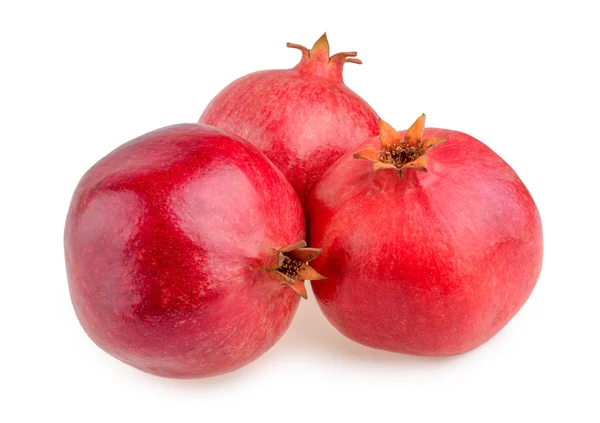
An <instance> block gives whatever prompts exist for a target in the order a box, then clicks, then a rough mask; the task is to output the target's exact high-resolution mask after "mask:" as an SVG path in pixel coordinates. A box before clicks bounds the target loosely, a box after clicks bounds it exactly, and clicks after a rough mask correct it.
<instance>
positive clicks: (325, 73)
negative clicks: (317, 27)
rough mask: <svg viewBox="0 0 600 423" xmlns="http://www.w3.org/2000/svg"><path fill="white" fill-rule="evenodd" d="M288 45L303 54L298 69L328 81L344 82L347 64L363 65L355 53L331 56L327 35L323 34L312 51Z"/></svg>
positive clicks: (291, 44) (297, 45) (348, 52)
mask: <svg viewBox="0 0 600 423" xmlns="http://www.w3.org/2000/svg"><path fill="white" fill-rule="evenodd" d="M286 45H287V46H288V47H289V48H296V49H298V50H300V51H301V52H302V59H300V63H298V65H296V69H298V70H300V71H306V72H310V73H312V74H314V75H318V76H322V77H325V78H328V79H332V80H337V81H342V72H343V70H344V63H346V62H349V63H357V64H359V65H360V64H362V61H361V60H360V59H357V58H356V55H357V53H356V52H355V51H347V52H342V53H336V54H334V55H333V56H330V55H329V41H328V40H327V33H323V35H321V38H319V39H318V40H317V41H316V42H315V44H314V45H313V46H312V48H311V49H310V50H309V49H307V48H306V47H304V46H302V45H300V44H293V43H287V44H286Z"/></svg>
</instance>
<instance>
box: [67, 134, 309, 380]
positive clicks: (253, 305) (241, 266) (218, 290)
mask: <svg viewBox="0 0 600 423" xmlns="http://www.w3.org/2000/svg"><path fill="white" fill-rule="evenodd" d="M304 225H305V224H304V215H303V211H302V207H301V205H300V202H299V200H298V198H297V196H296V194H295V192H294V190H293V188H292V187H291V185H290V184H289V182H287V181H286V179H285V178H284V176H283V175H282V174H281V172H280V171H279V170H278V169H277V168H276V167H275V166H274V165H273V164H272V163H271V162H270V161H269V160H268V159H267V158H266V157H265V156H264V155H263V154H262V153H261V152H260V151H259V150H258V149H257V148H256V147H254V146H253V145H251V144H250V143H248V142H246V141H244V140H242V139H239V138H237V137H235V136H232V135H230V134H227V133H225V132H224V131H221V130H218V129H215V128H210V127H207V126H204V125H197V124H181V125H174V126H169V127H165V128H162V129H159V130H156V131H154V132H150V133H148V134H146V135H143V136H141V137H139V138H136V139H134V140H132V141H130V142H128V143H126V144H124V145H122V146H121V147H119V148H117V149H116V150H114V151H113V152H112V153H110V154H108V155H107V156H106V157H104V158H103V159H101V160H100V161H99V162H98V163H96V164H95V165H94V166H93V167H92V168H91V169H90V170H89V171H88V172H87V173H86V174H85V175H84V176H83V178H82V179H81V181H80V182H79V185H78V186H77V188H76V190H75V193H74V195H73V199H72V202H71V205H70V208H69V212H68V216H67V220H66V227H65V237H64V242H65V257H66V265H67V275H68V281H69V289H70V293H71V299H72V302H73V306H74V308H75V312H76V314H77V317H78V318H79V321H80V322H81V325H82V326H83V328H84V329H85V331H86V332H87V334H88V335H89V336H90V338H91V339H92V340H93V341H94V342H95V343H96V344H97V345H98V346H100V348H102V349H103V350H105V351H106V352H108V353H109V354H111V355H113V356H114V357H116V358H118V359H119V360H121V361H123V362H125V363H127V364H130V365H132V366H134V367H136V368H138V369H141V370H143V371H145V372H148V373H152V374H155V375H160V376H166V377H176V378H194V377H206V376H213V375H217V374H221V373H225V372H229V371H232V370H235V369H237V368H239V367H241V366H243V365H245V364H247V363H249V362H250V361H252V360H254V359H256V358H257V357H259V356H260V355H261V354H262V353H264V352H265V351H267V350H268V349H269V348H270V347H271V346H272V345H273V344H274V343H275V342H276V341H277V340H278V339H279V338H280V337H281V336H282V335H283V333H284V332H285V330H286V329H287V328H288V326H289V324H290V322H291V320H292V317H293V315H294V313H295V310H296V308H297V306H298V301H299V296H298V295H297V294H296V293H295V292H294V291H293V290H291V289H288V288H287V287H285V286H282V285H281V282H280V280H279V279H278V278H276V277H275V276H274V275H273V273H270V272H268V271H265V268H266V267H267V266H268V265H269V263H270V262H272V260H273V248H280V247H283V246H286V245H289V244H292V243H294V242H297V241H298V240H301V239H304V236H305V226H304Z"/></svg>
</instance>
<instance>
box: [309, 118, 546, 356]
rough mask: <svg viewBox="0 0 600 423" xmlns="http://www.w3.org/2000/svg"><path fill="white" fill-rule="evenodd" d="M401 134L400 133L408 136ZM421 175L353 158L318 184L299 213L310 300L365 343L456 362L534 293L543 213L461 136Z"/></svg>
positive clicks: (374, 142)
mask: <svg viewBox="0 0 600 423" xmlns="http://www.w3.org/2000/svg"><path fill="white" fill-rule="evenodd" d="M404 134H405V132H401V133H400V135H401V136H403V135H404ZM424 135H425V136H424V138H435V137H442V138H445V139H446V142H445V143H444V144H442V145H440V146H439V147H437V148H434V149H432V150H431V151H430V152H428V153H427V172H422V171H419V170H416V169H405V170H404V171H403V178H402V179H401V178H399V177H398V172H396V171H395V170H390V169H384V170H378V171H373V170H372V166H371V164H370V163H369V162H367V161H365V160H360V159H355V158H353V153H354V152H358V151H361V150H363V149H365V148H368V147H378V146H379V142H380V140H379V138H378V137H375V138H372V139H371V140H369V141H368V142H366V143H365V144H363V145H362V146H360V147H358V148H356V149H354V151H352V152H349V153H347V154H346V155H345V156H343V157H342V158H341V159H340V160H339V161H338V162H337V163H336V164H335V165H334V166H333V167H332V168H330V169H329V170H328V171H327V172H326V173H325V174H324V175H323V177H322V178H321V179H320V180H319V181H318V182H317V183H316V184H315V186H314V189H313V191H312V192H311V194H310V197H309V199H308V202H307V204H306V207H305V210H306V212H307V221H308V227H309V240H310V242H313V243H318V244H319V246H320V247H322V248H323V251H324V252H323V254H322V255H321V256H320V257H319V258H317V259H316V260H315V261H314V266H315V268H316V269H317V270H319V271H320V272H321V273H323V274H325V275H327V277H328V280H327V281H324V282H314V283H313V284H312V287H313V292H314V294H315V296H316V298H317V300H318V302H319V305H320V307H321V310H322V311H323V313H324V314H325V316H326V317H327V319H328V320H329V321H330V322H331V323H332V324H333V326H335V327H336V328H337V329H338V330H339V331H340V332H341V333H342V334H344V335H345V336H347V337H348V338H350V339H352V340H354V341H356V342H359V343H361V344H364V345H367V346H370V347H374V348H378V349H383V350H389V351H395V352H400V353H408V354H415V355H427V356H448V355H455V354H461V353H464V352H466V351H469V350H471V349H473V348H476V347H477V346H479V345H481V344H482V343H484V342H485V341H487V340H488V339H490V338H491V337H492V336H494V335H495V334H496V333H497V332H498V331H499V330H500V329H502V327H504V326H505V325H506V324H507V323H508V321H509V320H510V319H511V318H512V317H513V316H514V315H515V314H516V313H517V312H518V311H519V309H520V308H521V306H522V305H523V304H524V303H525V301H526V300H527V298H528V297H529V295H530V294H531V292H532V290H533V288H534V286H535V284H536V281H537V279H538V277H539V274H540V270H541V266H542V226H541V221H540V217H539V214H538V210H537V208H536V206H535V203H534V202H533V199H532V198H531V196H530V194H529V192H528V190H527V188H526V187H525V186H524V184H523V183H522V182H521V180H520V179H519V177H518V176H517V175H516V173H515V172H514V171H513V170H512V169H511V168H510V166H509V165H508V164H506V163H505V162H504V161H503V160H502V159H501V158H500V157H499V156H498V155H496V154H495V153H494V152H493V151H492V150H491V149H489V148H488V147H487V146H485V145H484V144H483V143H481V142H480V141H478V140H476V139H475V138H473V137H471V136H469V135H467V134H464V133H461V132H457V131H451V130H445V129H433V128H430V129H425V132H424Z"/></svg>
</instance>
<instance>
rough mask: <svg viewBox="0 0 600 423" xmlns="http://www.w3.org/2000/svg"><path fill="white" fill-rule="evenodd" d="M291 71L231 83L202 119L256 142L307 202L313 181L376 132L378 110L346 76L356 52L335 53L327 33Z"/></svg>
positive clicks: (305, 53)
mask: <svg viewBox="0 0 600 423" xmlns="http://www.w3.org/2000/svg"><path fill="white" fill-rule="evenodd" d="M287 45H288V47H293V48H297V49H299V50H300V51H301V52H302V59H301V60H300V63H298V65H296V66H295V67H294V68H292V69H285V70H267V71H262V72H255V73H251V74H249V75H246V76H244V77H242V78H240V79H238V80H236V81H234V82H232V83H231V84H230V85H228V86H227V87H225V89H223V91H221V92H220V93H219V94H218V95H217V96H216V97H215V98H214V99H213V100H212V101H211V103H210V104H209V105H208V107H207V108H206V110H204V113H203V114H202V116H201V117H200V121H199V122H200V123H204V124H207V125H212V126H216V127H218V128H222V129H225V130H227V131H229V132H231V133H234V134H236V135H239V136H240V137H242V138H244V139H246V140H248V141H250V142H251V143H253V144H255V145H256V146H258V147H259V148H260V149H261V150H262V151H263V152H264V153H265V154H266V155H267V157H269V158H270V159H271V160H272V161H273V163H275V165H277V167H279V169H281V170H282V172H283V174H284V175H285V176H286V177H287V178H288V180H289V181H290V182H291V183H292V186H293V187H294V189H295V190H296V192H297V193H298V195H299V197H300V200H301V201H304V199H305V198H306V195H307V194H308V191H309V190H310V188H311V186H312V185H313V183H314V182H315V181H316V180H317V179H319V177H320V176H321V175H322V174H323V172H325V170H327V169H328V168H329V167H330V166H331V165H332V164H333V163H334V162H335V161H336V160H337V159H338V158H339V157H340V156H341V155H342V154H343V153H344V152H346V151H348V150H349V149H350V148H352V147H354V146H356V145H357V144H359V143H361V142H363V141H364V140H365V139H367V138H370V137H372V136H374V135H376V134H377V129H378V126H377V122H378V118H377V114H376V113H375V112H374V111H373V109H371V107H370V106H369V105H368V104H367V103H366V102H365V101H364V100H363V99H362V98H360V97H359V96H358V95H357V94H356V93H354V92H353V91H352V90H350V89H349V88H348V87H346V85H344V82H343V80H342V70H343V67H344V63H346V62H352V63H361V61H360V60H358V59H356V58H355V56H356V53H355V52H348V53H337V54H335V55H333V56H331V57H330V56H329V42H328V41H327V36H326V35H325V34H323V36H322V37H321V38H319V40H318V41H317V42H316V43H315V45H314V46H313V48H311V49H310V50H308V49H307V48H305V47H303V46H300V45H297V44H290V43H288V44H287Z"/></svg>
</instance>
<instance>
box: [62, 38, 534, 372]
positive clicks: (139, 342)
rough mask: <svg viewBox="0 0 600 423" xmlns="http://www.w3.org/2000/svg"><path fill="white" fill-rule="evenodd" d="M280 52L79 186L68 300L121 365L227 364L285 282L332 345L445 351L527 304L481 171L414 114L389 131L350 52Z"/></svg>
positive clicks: (285, 299) (526, 255) (526, 244)
mask: <svg viewBox="0 0 600 423" xmlns="http://www.w3.org/2000/svg"><path fill="white" fill-rule="evenodd" d="M288 46H289V47H294V48H298V49H299V50H300V51H301V52H302V58H301V60H300V63H298V65H296V66H295V67H294V68H292V69H286V70H270V71H262V72H256V73H252V74H250V75H246V76H244V77H242V78H240V79H238V80H236V81H234V82H233V83H231V84H230V85H229V86H227V87H226V88H225V89H223V91H221V92H220V93H219V94H218V95H217V96H216V97H215V98H214V99H213V101H212V102H211V103H210V104H209V105H208V107H207V108H206V110H205V111H204V113H203V114H202V116H201V118H200V121H199V124H180V125H173V126H169V127H165V128H162V129H158V130H156V131H153V132H150V133H148V134H145V135H142V136H141V137H138V138H136V139H134V140H132V141H129V142H128V143H125V144H123V145H122V146H121V147H119V148H117V149H116V150H114V151H113V152H111V153H110V154H108V155H107V156H106V157H104V158H103V159H101V160H100V161H99V162H98V163H96V164H95V165H94V166H93V167H92V168H91V169H90V170H89V171H88V172H87V173H86V174H85V175H84V176H83V178H82V179H81V181H80V182H79V184H78V186H77V188H76V190H75V193H74V195H73V199H72V201H71V205H70V208H69V213H68V216H67V222H66V227H65V257H66V264H67V274H68V280H69V288H70V293H71V298H72V302H73V305H74V308H75V311H76V314H77V316H78V318H79V320H80V322H81V324H82V326H83V328H84V329H85V331H86V332H87V333H88V335H89V336H90V337H91V338H92V340H94V342H96V344H98V345H99V346H100V347H101V348H102V349H104V350H105V351H107V352H108V353H110V354H111V355H113V356H115V357H116V358H118V359H120V360H122V361H123V362H125V363H128V364H130V365H132V366H135V367H137V368H139V369H141V370H144V371H146V372H149V373H153V374H157V375H161V376H169V377H182V378H188V377H205V376H212V375H217V374H221V373H225V372H228V371H232V370H235V369H237V368H239V367H241V366H243V365H245V364H247V363H249V362H250V361H252V360H254V359H256V358H257V357H259V356H260V355H261V354H263V353H264V352H265V351H266V350H268V349H269V348H270V347H271V346H272V345H273V344H274V343H275V342H276V341H277V340H278V339H279V338H280V337H281V336H282V335H283V333H284V332H285V330H286V329H287V328H288V326H289V324H290V322H291V320H292V318H293V315H294V313H295V311H296V308H297V306H298V303H299V298H300V297H304V298H306V297H307V293H306V288H305V286H304V281H305V280H310V281H312V288H313V292H314V294H315V297H316V298H317V301H318V303H319V306H320V308H321V310H322V311H323V313H324V315H325V316H326V317H327V319H328V320H329V321H330V322H331V324H333V326H335V327H336V328H337V329H338V330H339V331H340V332H341V333H342V334H344V335H346V336H347V337H349V338H350V339H352V340H354V341H357V342H359V343H361V344H364V345H367V346H370V347H375V348H380V349H385V350H389V351H395V352H402V353H410V354H418V355H433V356H445V355H454V354H459V353H463V352H466V351H468V350H471V349H473V348H475V347H477V346H478V345H481V344H482V343H483V342H485V341H486V340H488V339H489V338H491V337H492V336H493V335H494V334H496V333H497V332H498V331H499V330H500V329H501V328H502V327H503V326H504V325H505V324H506V323H507V322H508V321H509V320H510V319H511V318H512V317H513V316H514V315H515V314H516V312H517V311H518V310H519V309H520V307H521V306H522V305H523V304H524V302H525V301H526V299H527V298H528V296H529V294H530V293H531V291H532V290H533V287H534V285H535V283H536V281H537V278H538V276H539V272H540V268H541V262H542V232H541V223H540V218H539V214H538V212H537V209H536V206H535V204H534V202H533V200H532V198H531V196H530V194H529V192H528V191H527V189H526V188H525V186H524V185H523V183H522V182H521V181H520V180H519V178H518V176H517V175H516V174H515V172H514V171H513V170H512V169H511V168H510V167H509V166H508V165H507V164H506V163H505V162H504V161H503V160H502V159H501V158H500V157H498V156H497V155H496V154H495V153H494V152H492V150H490V149H489V148H488V147H486V146H485V145H484V144H483V143H481V142H479V141H477V140H476V139H474V138H472V137H470V136H469V135H466V134H464V133H461V132H456V131H451V130H444V129H430V128H427V129H425V127H424V126H425V116H424V115H422V116H421V117H419V118H418V119H417V120H416V121H415V122H414V124H413V125H412V126H411V127H410V128H409V129H408V130H407V131H403V132H396V131H395V130H394V129H393V128H392V127H391V126H390V125H388V124H387V123H386V122H385V121H383V120H381V119H379V117H378V116H377V114H376V113H375V112H374V111H373V110H372V108H371V107H370V106H369V105H368V104H367V103H366V102H365V101H364V100H363V99H362V98H361V97H359V96H358V95H357V94H356V93H354V92H353V91H351V90H350V89H349V88H347V87H346V86H345V85H344V83H343V81H342V69H343V66H344V64H345V63H346V62H354V63H360V61H359V60H358V59H356V58H355V56H356V53H354V52H348V53H338V54H335V55H333V56H331V57H330V55H329V45H328V41H327V38H326V36H325V35H323V36H322V37H321V38H320V39H319V40H318V41H317V42H316V43H315V45H314V46H313V47H312V48H311V49H310V50H309V49H306V48H304V47H302V46H299V45H296V44H288ZM305 222H307V223H308V234H306V226H305V224H306V223H305ZM305 239H308V240H309V242H310V245H311V247H308V246H307V244H306V242H305ZM316 247H318V248H316ZM313 259H314V261H313ZM322 275H323V276H322Z"/></svg>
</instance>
